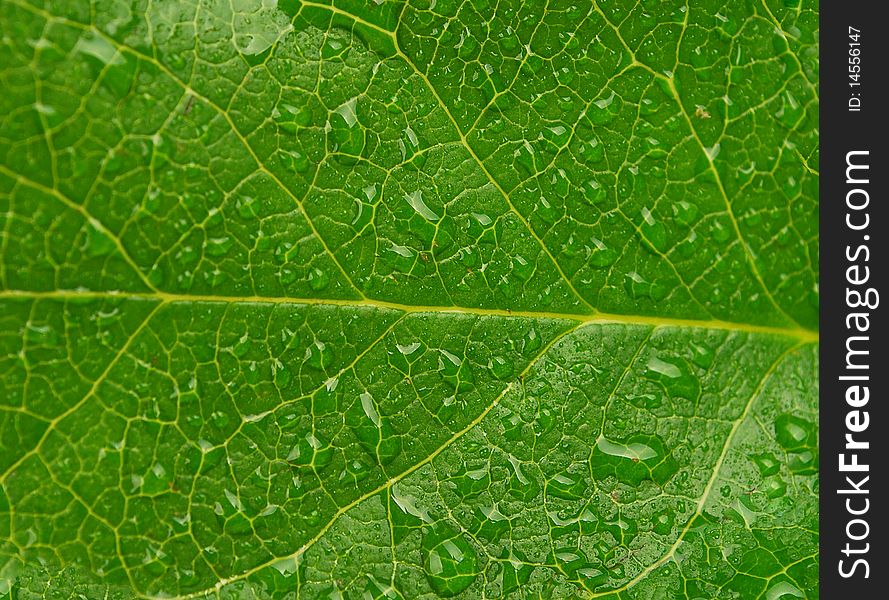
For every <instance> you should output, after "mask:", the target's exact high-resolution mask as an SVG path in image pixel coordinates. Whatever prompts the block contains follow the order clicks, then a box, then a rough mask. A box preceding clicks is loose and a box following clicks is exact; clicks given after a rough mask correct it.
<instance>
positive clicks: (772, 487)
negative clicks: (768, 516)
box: [759, 475, 787, 500]
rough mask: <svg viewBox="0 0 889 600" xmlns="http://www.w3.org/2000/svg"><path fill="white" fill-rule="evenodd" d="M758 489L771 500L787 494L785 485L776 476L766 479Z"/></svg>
mask: <svg viewBox="0 0 889 600" xmlns="http://www.w3.org/2000/svg"><path fill="white" fill-rule="evenodd" d="M759 487H760V490H761V491H762V492H763V493H764V494H765V495H766V496H767V497H768V498H771V499H773V500H774V499H775V498H780V497H781V496H783V495H784V494H785V493H787V483H785V481H784V480H783V479H781V477H780V476H778V475H773V476H771V477H766V478H765V479H764V480H763V482H762V484H760V486H759Z"/></svg>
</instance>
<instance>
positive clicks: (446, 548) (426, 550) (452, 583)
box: [423, 528, 479, 597]
mask: <svg viewBox="0 0 889 600" xmlns="http://www.w3.org/2000/svg"><path fill="white" fill-rule="evenodd" d="M439 529H442V528H439ZM423 568H424V570H425V571H426V579H427V580H428V581H429V585H431V586H432V589H433V590H435V592H436V593H437V594H439V595H441V596H445V597H450V596H456V595H457V594H459V593H460V592H463V591H465V590H466V589H467V588H468V587H469V586H470V585H472V582H473V581H475V578H476V577H478V574H479V568H478V559H477V557H476V553H475V550H473V548H472V546H470V545H469V543H468V542H467V541H466V540H465V539H464V538H463V536H462V535H460V534H457V533H454V532H450V531H428V532H426V533H424V535H423Z"/></svg>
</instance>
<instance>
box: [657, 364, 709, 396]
mask: <svg viewBox="0 0 889 600" xmlns="http://www.w3.org/2000/svg"><path fill="white" fill-rule="evenodd" d="M645 377H647V378H648V379H650V380H652V381H656V382H658V383H660V384H661V385H662V386H663V387H664V389H665V390H666V391H667V393H668V394H670V396H671V397H674V398H675V397H679V398H685V399H686V400H692V401H696V400H697V399H698V396H700V394H701V383H700V381H698V378H697V377H695V375H694V374H693V373H692V371H691V368H690V367H689V365H688V363H686V362H685V361H684V360H683V359H681V358H678V357H671V358H669V359H664V358H660V357H657V356H652V357H651V358H649V359H648V363H647V364H646V372H645Z"/></svg>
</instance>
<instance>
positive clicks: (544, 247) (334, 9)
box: [303, 2, 593, 309]
mask: <svg viewBox="0 0 889 600" xmlns="http://www.w3.org/2000/svg"><path fill="white" fill-rule="evenodd" d="M303 5H304V6H311V7H315V8H322V9H326V10H329V11H331V12H333V13H336V14H339V15H342V16H344V17H348V18H350V19H352V20H353V21H355V22H356V23H360V24H361V25H364V26H366V27H372V28H374V29H376V30H377V31H380V32H382V33H384V34H386V35H387V36H389V38H390V39H391V40H392V43H393V44H394V45H395V50H396V52H397V53H398V56H400V57H401V59H402V60H403V61H404V62H405V63H406V64H407V65H408V66H409V67H410V68H411V69H412V70H413V71H414V73H416V74H417V76H418V77H420V79H422V80H423V83H424V84H425V85H426V87H427V88H429V92H430V93H431V94H432V96H433V97H434V98H435V100H436V102H438V105H439V107H440V108H441V109H442V111H444V113H445V115H446V116H447V117H448V120H449V121H450V122H451V125H452V126H453V127H454V131H456V132H457V135H458V136H459V137H460V141H461V142H462V144H463V147H464V148H466V151H467V152H468V153H469V155H470V156H471V157H472V159H473V160H474V161H475V163H476V164H477V165H478V166H479V168H480V169H481V170H482V172H483V173H484V174H485V177H487V179H488V181H489V182H491V184H492V185H493V186H494V187H495V188H496V189H497V191H498V192H500V195H501V196H503V199H504V200H505V201H506V204H507V206H509V209H510V210H511V211H512V212H513V213H514V214H515V215H516V217H518V219H519V220H520V221H521V222H522V225H524V227H525V229H527V230H528V233H529V234H531V236H532V237H533V238H534V239H535V240H536V241H537V243H538V244H539V245H540V248H541V249H542V250H543V252H544V254H546V255H547V257H549V259H550V260H551V261H552V263H553V266H555V268H556V270H557V271H558V272H559V275H560V276H561V277H562V279H563V280H564V281H565V283H566V284H567V285H568V288H569V289H570V290H571V291H572V293H574V295H575V296H577V299H578V300H580V301H581V302H582V303H583V304H585V305H586V306H588V307H589V308H591V309H592V308H593V306H592V305H591V304H590V303H589V302H588V301H587V300H586V298H584V297H583V295H582V294H581V293H580V292H578V291H577V289H576V288H575V287H574V284H573V283H571V279H570V278H569V277H568V275H567V274H566V273H565V271H564V270H563V269H562V266H561V265H560V264H559V262H558V261H557V260H556V257H555V256H553V254H552V252H550V250H549V248H548V247H547V245H546V244H545V243H544V242H543V240H542V239H541V238H540V236H538V235H537V232H536V231H535V230H534V228H533V227H531V223H529V222H528V220H527V219H526V218H525V215H523V214H522V213H521V212H519V210H518V209H517V208H516V207H515V205H514V204H513V203H512V200H511V199H510V197H509V194H508V193H507V192H506V190H504V189H503V187H502V186H501V185H500V183H499V182H498V181H497V179H496V178H495V177H494V175H493V174H491V172H490V171H489V170H488V167H487V166H486V165H485V163H484V161H483V160H482V159H481V158H480V157H479V156H478V155H477V154H476V153H475V150H474V149H473V148H472V146H471V145H470V144H469V141H468V140H467V139H466V135H465V134H464V133H463V130H462V129H461V128H460V126H459V125H458V124H457V120H456V119H455V118H454V116H453V115H452V114H451V111H450V110H449V109H448V107H447V105H446V104H445V103H444V100H442V98H441V96H439V95H438V91H437V90H436V89H435V87H434V86H433V85H432V83H431V82H430V81H429V78H428V77H426V74H425V73H423V72H422V71H421V70H420V69H419V68H418V67H417V66H416V65H415V64H414V62H413V61H412V60H411V59H410V57H409V56H408V55H407V54H405V52H404V51H403V50H402V49H401V46H400V45H399V43H398V36H397V35H396V34H395V33H394V32H392V31H389V30H387V29H383V28H381V27H379V26H376V25H373V24H372V23H369V22H367V21H365V20H363V19H361V18H360V17H357V16H355V15H353V14H352V13H349V12H346V11H344V10H342V9H339V8H337V7H335V6H325V5H323V4H315V3H313V2H303Z"/></svg>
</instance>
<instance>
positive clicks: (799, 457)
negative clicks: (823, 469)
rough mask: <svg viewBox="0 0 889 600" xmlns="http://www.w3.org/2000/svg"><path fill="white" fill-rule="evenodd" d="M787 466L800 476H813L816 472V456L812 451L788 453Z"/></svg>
mask: <svg viewBox="0 0 889 600" xmlns="http://www.w3.org/2000/svg"><path fill="white" fill-rule="evenodd" d="M787 466H788V467H789V468H790V470H791V471H792V472H794V473H798V474H800V475H814V474H816V473H817V472H818V454H817V452H816V451H813V450H801V451H799V452H790V453H788V455H787Z"/></svg>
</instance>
